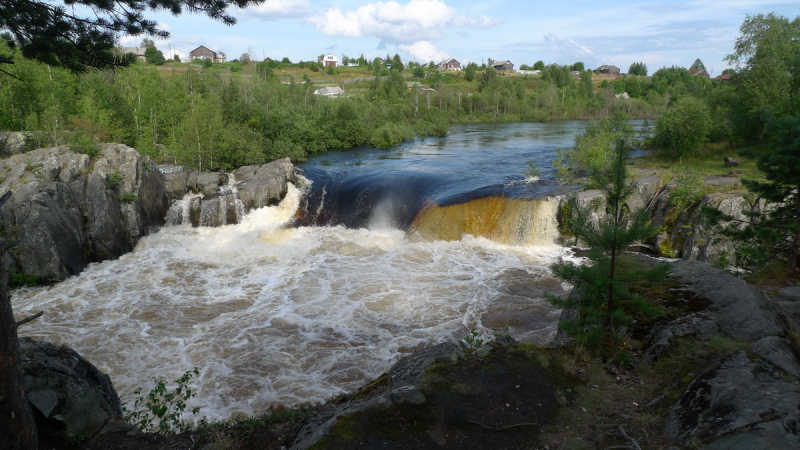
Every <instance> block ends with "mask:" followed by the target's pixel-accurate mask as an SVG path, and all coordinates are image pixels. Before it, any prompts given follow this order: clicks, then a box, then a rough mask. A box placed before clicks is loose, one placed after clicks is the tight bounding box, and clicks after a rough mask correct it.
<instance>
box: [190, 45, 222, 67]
mask: <svg viewBox="0 0 800 450" xmlns="http://www.w3.org/2000/svg"><path fill="white" fill-rule="evenodd" d="M189 59H207V60H209V61H211V62H213V63H221V62H225V54H224V53H221V52H220V53H217V52H215V51H213V50H211V49H210V48H208V47H206V46H205V45H201V46H200V47H197V48H196V49H194V50H192V51H191V52H189Z"/></svg>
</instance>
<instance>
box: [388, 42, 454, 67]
mask: <svg viewBox="0 0 800 450" xmlns="http://www.w3.org/2000/svg"><path fill="white" fill-rule="evenodd" d="M399 47H400V49H401V50H402V51H403V52H405V53H407V54H409V55H411V57H413V58H414V59H415V60H417V61H419V62H422V63H426V62H429V61H434V62H440V61H443V60H445V59H447V58H449V57H450V55H448V54H447V53H445V52H441V51H439V50H436V47H435V46H434V45H433V44H431V43H430V42H428V41H417V42H414V43H413V44H411V45H399Z"/></svg>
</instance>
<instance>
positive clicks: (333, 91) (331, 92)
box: [314, 86, 344, 98]
mask: <svg viewBox="0 0 800 450" xmlns="http://www.w3.org/2000/svg"><path fill="white" fill-rule="evenodd" d="M342 94H344V89H342V88H340V87H339V86H326V87H323V88H319V89H317V90H316V91H314V95H322V96H324V97H331V98H335V97H338V96H340V95H342Z"/></svg>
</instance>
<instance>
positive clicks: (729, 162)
mask: <svg viewBox="0 0 800 450" xmlns="http://www.w3.org/2000/svg"><path fill="white" fill-rule="evenodd" d="M738 166H739V161H736V160H735V159H733V158H728V157H726V158H725V167H738Z"/></svg>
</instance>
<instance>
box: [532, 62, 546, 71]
mask: <svg viewBox="0 0 800 450" xmlns="http://www.w3.org/2000/svg"><path fill="white" fill-rule="evenodd" d="M533 70H544V61H542V60H539V61H536V62H535V63H534V64H533Z"/></svg>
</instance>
